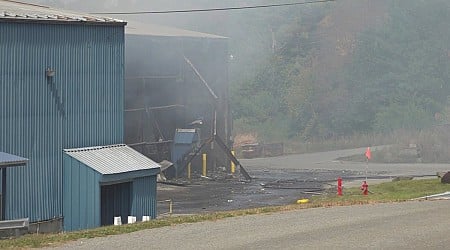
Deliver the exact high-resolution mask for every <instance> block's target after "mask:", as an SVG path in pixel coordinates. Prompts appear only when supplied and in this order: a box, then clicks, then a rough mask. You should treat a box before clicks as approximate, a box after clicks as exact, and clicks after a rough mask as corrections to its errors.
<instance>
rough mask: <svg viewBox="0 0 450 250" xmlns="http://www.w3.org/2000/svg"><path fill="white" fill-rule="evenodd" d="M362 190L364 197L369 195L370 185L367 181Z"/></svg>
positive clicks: (364, 182)
mask: <svg viewBox="0 0 450 250" xmlns="http://www.w3.org/2000/svg"><path fill="white" fill-rule="evenodd" d="M361 190H362V191H363V195H367V194H369V184H367V181H363V183H362V185H361Z"/></svg>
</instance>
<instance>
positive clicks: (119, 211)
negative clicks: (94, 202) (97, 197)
mask: <svg viewBox="0 0 450 250" xmlns="http://www.w3.org/2000/svg"><path fill="white" fill-rule="evenodd" d="M129 215H131V182H125V183H119V184H113V185H104V186H101V223H102V226H106V225H112V224H114V217H117V216H121V217H122V224H125V223H127V221H128V216H129Z"/></svg>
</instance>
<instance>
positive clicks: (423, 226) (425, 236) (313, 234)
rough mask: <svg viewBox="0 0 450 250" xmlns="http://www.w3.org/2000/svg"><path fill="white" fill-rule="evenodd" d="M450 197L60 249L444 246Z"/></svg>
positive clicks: (208, 225)
mask: <svg viewBox="0 0 450 250" xmlns="http://www.w3.org/2000/svg"><path fill="white" fill-rule="evenodd" d="M449 211H450V201H422V202H417V201H416V202H405V203H392V204H376V205H366V206H349V207H332V208H315V209H305V210H298V211H291V212H283V213H274V214H265V215H253V216H244V217H237V218H229V219H224V220H219V221H214V222H202V223H194V224H184V225H177V226H172V227H164V228H159V229H152V230H144V231H140V232H135V233H131V234H126V235H119V236H111V237H106V238H97V239H89V240H80V241H77V242H72V243H70V244H68V245H66V246H64V247H62V248H61V249H165V250H170V249H176V250H180V249H196V250H197V249H367V248H372V249H448V248H449V246H450V237H449V235H450V220H449V219H448V214H449Z"/></svg>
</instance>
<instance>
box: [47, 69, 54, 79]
mask: <svg viewBox="0 0 450 250" xmlns="http://www.w3.org/2000/svg"><path fill="white" fill-rule="evenodd" d="M45 76H47V78H52V77H54V76H55V70H54V69H52V68H50V67H48V68H47V69H46V70H45Z"/></svg>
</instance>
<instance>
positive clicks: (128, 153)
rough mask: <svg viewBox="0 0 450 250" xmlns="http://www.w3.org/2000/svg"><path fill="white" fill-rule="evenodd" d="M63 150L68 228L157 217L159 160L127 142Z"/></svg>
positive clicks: (65, 209) (66, 228) (65, 210)
mask: <svg viewBox="0 0 450 250" xmlns="http://www.w3.org/2000/svg"><path fill="white" fill-rule="evenodd" d="M64 152H65V155H64V184H63V185H64V192H63V193H64V198H63V200H64V208H63V211H64V230H65V231H73V230H78V229H85V228H94V227H99V226H104V225H112V224H113V222H114V217H117V216H121V217H122V223H123V224H125V223H126V221H127V217H128V216H136V218H137V220H138V221H139V220H142V216H150V217H152V218H156V215H157V214H156V175H157V174H158V173H159V172H160V166H159V164H157V163H156V162H154V161H152V160H150V159H149V158H147V157H145V156H143V155H142V154H140V153H139V152H137V151H135V150H133V149H132V148H130V147H128V146H126V145H124V144H119V145H110V146H99V147H88V148H78V149H66V150H64Z"/></svg>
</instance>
